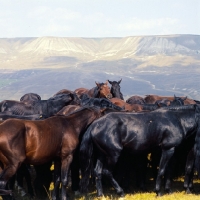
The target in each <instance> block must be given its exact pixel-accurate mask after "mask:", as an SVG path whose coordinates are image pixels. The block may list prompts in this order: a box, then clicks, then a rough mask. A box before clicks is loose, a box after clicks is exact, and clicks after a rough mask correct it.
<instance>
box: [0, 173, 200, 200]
mask: <svg viewBox="0 0 200 200" xmlns="http://www.w3.org/2000/svg"><path fill="white" fill-rule="evenodd" d="M103 186H104V188H103V189H104V197H100V198H98V197H97V193H96V189H95V186H94V185H92V186H91V188H90V189H89V193H88V195H87V196H82V195H80V196H75V195H74V193H73V192H72V191H71V188H70V185H69V187H68V188H67V190H68V194H69V199H70V200H119V199H124V200H174V199H175V200H197V199H198V200H199V199H200V192H197V191H198V190H199V191H200V180H197V179H196V180H195V181H194V188H195V189H196V194H185V192H184V190H183V177H180V178H178V179H176V180H174V182H173V184H172V189H173V193H172V194H164V192H163V191H162V192H163V196H161V197H157V196H156V194H155V193H154V192H152V191H153V189H154V186H155V184H154V182H153V181H152V180H148V181H147V185H146V186H147V188H148V189H149V191H150V192H141V191H138V190H137V189H136V187H135V184H134V182H133V183H131V187H130V191H129V193H126V195H125V197H124V198H119V196H117V195H116V193H115V191H114V189H113V188H112V187H111V186H110V185H109V184H108V183H107V182H105V184H103ZM52 189H53V185H51V186H50V190H47V194H48V197H47V198H46V199H40V200H52V199H51V191H52ZM14 194H15V198H16V200H30V198H28V197H27V196H25V197H21V196H20V195H19V194H18V193H17V191H14ZM0 200H2V198H1V197H0ZM34 200H39V199H38V198H35V199H34Z"/></svg>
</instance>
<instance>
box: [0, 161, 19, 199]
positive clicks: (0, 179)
mask: <svg viewBox="0 0 200 200" xmlns="http://www.w3.org/2000/svg"><path fill="white" fill-rule="evenodd" d="M19 165H20V162H18V163H16V165H14V164H10V165H8V166H7V167H6V168H5V169H4V170H3V171H2V173H1V176H0V195H1V194H2V195H3V199H4V200H13V199H14V197H13V195H12V191H10V190H9V189H10V188H8V187H9V184H7V183H8V180H9V179H10V178H12V177H13V176H14V175H15V173H16V171H17V168H18V166H19ZM7 189H8V190H7Z"/></svg>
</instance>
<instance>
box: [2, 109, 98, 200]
mask: <svg viewBox="0 0 200 200" xmlns="http://www.w3.org/2000/svg"><path fill="white" fill-rule="evenodd" d="M100 116H101V110H100V109H97V108H94V107H90V108H89V107H84V108H81V109H80V110H78V111H76V112H74V113H72V114H71V115H68V116H53V117H50V118H48V119H45V120H41V121H29V120H20V119H8V120H6V121H4V122H3V123H2V124H0V161H1V163H2V167H3V171H2V173H1V174H0V192H2V193H4V194H5V187H6V184H7V182H8V180H9V179H10V178H11V177H12V176H13V175H14V174H15V173H16V171H17V169H18V168H19V166H20V165H21V163H23V162H25V163H28V164H32V165H40V164H44V163H46V162H48V161H51V160H54V167H55V171H54V191H53V194H52V199H54V200H55V199H62V200H66V199H67V194H66V186H67V181H68V170H69V167H70V164H71V162H72V159H73V155H74V152H75V150H76V148H77V146H78V144H79V136H80V134H83V133H84V131H85V130H86V128H87V127H88V126H89V125H90V124H91V123H92V122H93V121H94V120H95V119H97V118H99V117H100ZM60 182H62V188H61V196H62V197H61V198H59V197H58V188H59V185H60ZM7 196H8V195H7Z"/></svg>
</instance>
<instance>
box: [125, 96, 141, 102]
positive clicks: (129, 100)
mask: <svg viewBox="0 0 200 200" xmlns="http://www.w3.org/2000/svg"><path fill="white" fill-rule="evenodd" d="M126 103H129V104H145V101H144V98H142V97H140V96H137V95H134V96H131V97H129V98H128V99H127V100H126Z"/></svg>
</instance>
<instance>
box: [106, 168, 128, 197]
mask: <svg viewBox="0 0 200 200" xmlns="http://www.w3.org/2000/svg"><path fill="white" fill-rule="evenodd" d="M103 174H104V175H106V176H107V177H108V178H109V180H110V182H111V184H112V186H113V188H114V189H115V190H116V192H117V194H118V195H119V196H121V197H123V196H124V191H123V189H122V188H121V187H120V186H119V184H118V183H117V181H116V180H115V179H114V177H113V175H112V173H111V171H110V170H108V169H105V168H104V169H103Z"/></svg>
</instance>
